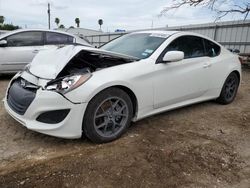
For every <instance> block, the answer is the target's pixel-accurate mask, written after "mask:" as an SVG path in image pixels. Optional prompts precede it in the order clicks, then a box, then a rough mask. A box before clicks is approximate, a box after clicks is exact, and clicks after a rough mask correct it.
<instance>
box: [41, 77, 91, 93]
mask: <svg viewBox="0 0 250 188" xmlns="http://www.w3.org/2000/svg"><path fill="white" fill-rule="evenodd" d="M91 76H92V74H91V73H88V74H84V75H73V76H69V77H64V78H61V79H57V80H53V81H50V82H49V83H48V84H47V86H46V89H47V90H52V91H57V92H60V93H62V94H65V93H68V92H70V91H72V90H74V89H76V88H77V87H79V86H80V85H82V84H84V83H85V82H86V81H87V80H88V79H90V77H91Z"/></svg>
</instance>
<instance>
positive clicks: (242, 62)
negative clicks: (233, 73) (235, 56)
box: [239, 56, 244, 65]
mask: <svg viewBox="0 0 250 188" xmlns="http://www.w3.org/2000/svg"><path fill="white" fill-rule="evenodd" d="M239 60H240V63H241V64H242V65H243V64H244V61H243V58H242V57H240V56H239Z"/></svg>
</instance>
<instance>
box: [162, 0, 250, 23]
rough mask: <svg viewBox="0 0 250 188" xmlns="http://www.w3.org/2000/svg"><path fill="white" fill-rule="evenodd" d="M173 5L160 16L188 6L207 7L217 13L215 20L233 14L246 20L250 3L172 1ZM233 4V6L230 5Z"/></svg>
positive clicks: (204, 0)
mask: <svg viewBox="0 0 250 188" xmlns="http://www.w3.org/2000/svg"><path fill="white" fill-rule="evenodd" d="M173 2H174V3H173V5H172V6H169V7H165V8H164V9H163V10H162V11H161V13H160V15H164V14H165V13H166V12H168V11H170V10H173V9H178V8H180V7H182V6H185V5H189V6H193V7H197V6H205V7H208V8H209V9H210V10H212V11H215V12H216V13H217V18H216V19H217V20H219V19H221V18H222V17H224V16H226V15H228V14H235V13H239V14H242V15H243V16H244V19H246V18H247V17H248V15H249V12H250V2H249V0H239V1H232V0H173ZM232 2H233V4H231V3H232ZM222 4H223V5H225V4H226V5H227V6H224V7H228V8H220V6H221V5H222Z"/></svg>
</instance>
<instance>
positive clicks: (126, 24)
mask: <svg viewBox="0 0 250 188" xmlns="http://www.w3.org/2000/svg"><path fill="white" fill-rule="evenodd" d="M229 1H234V0H229ZM48 2H50V3H51V25H52V28H56V27H57V26H56V24H55V22H54V20H55V18H56V17H58V18H59V19H60V24H63V25H65V26H66V27H70V26H75V21H74V20H75V18H76V17H79V18H80V27H82V28H88V29H96V30H98V29H99V25H98V19H100V18H101V19H103V20H104V25H103V28H102V29H103V31H105V32H106V31H109V32H112V31H114V30H116V29H125V30H136V29H146V28H152V27H154V28H156V27H165V26H167V25H168V26H178V25H187V24H199V23H208V22H214V21H215V18H216V14H215V13H214V12H211V11H210V10H208V9H207V8H205V7H189V6H185V7H181V8H179V9H178V10H173V11H170V12H168V13H167V14H165V15H164V16H161V17H159V14H160V12H161V10H162V9H163V8H164V7H168V6H171V5H172V4H173V1H172V0H0V15H3V16H4V17H5V19H6V20H5V23H13V24H15V25H19V26H21V27H22V28H48V21H47V19H48V17H47V4H48ZM218 6H219V7H222V8H226V6H228V5H227V4H220V5H218ZM240 18H242V16H241V17H240V15H229V16H226V17H225V18H223V20H238V19H240Z"/></svg>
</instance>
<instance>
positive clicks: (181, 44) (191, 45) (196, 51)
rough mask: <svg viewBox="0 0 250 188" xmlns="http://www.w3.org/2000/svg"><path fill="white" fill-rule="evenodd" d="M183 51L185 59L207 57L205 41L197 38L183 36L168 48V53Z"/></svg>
mask: <svg viewBox="0 0 250 188" xmlns="http://www.w3.org/2000/svg"><path fill="white" fill-rule="evenodd" d="M174 50H178V51H183V52H184V58H185V59H187V58H195V57H202V56H205V49H204V44H203V39H202V38H200V37H196V36H182V37H179V38H177V39H175V40H174V41H173V42H172V43H170V44H169V46H168V47H167V51H174Z"/></svg>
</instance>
